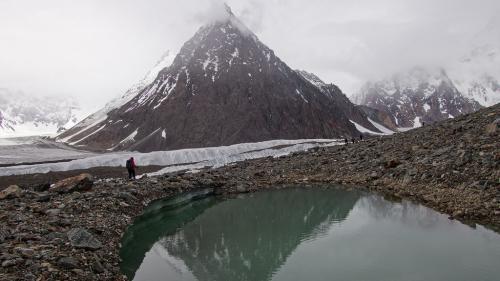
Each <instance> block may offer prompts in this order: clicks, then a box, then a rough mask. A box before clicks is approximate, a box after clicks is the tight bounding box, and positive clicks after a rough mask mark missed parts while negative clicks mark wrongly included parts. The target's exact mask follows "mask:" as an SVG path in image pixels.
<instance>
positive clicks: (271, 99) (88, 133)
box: [61, 8, 378, 151]
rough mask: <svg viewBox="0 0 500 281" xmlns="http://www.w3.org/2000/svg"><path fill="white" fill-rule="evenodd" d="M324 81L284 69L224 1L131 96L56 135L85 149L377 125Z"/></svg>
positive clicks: (313, 133) (209, 142)
mask: <svg viewBox="0 0 500 281" xmlns="http://www.w3.org/2000/svg"><path fill="white" fill-rule="evenodd" d="M325 87H327V89H326V90H325V91H324V92H323V91H322V90H321V89H319V88H318V87H317V86H316V85H313V84H311V82H309V81H308V79H306V78H304V77H302V76H301V75H300V74H299V73H297V72H296V71H294V70H292V69H291V68H290V67H289V66H288V65H286V63H284V62H283V61H281V60H280V59H279V58H278V57H277V56H276V55H275V54H274V52H273V51H272V50H271V49H270V48H269V47H267V46H266V45H265V44H263V43H262V42H261V41H260V40H259V39H258V38H257V36H256V35H255V34H254V33H252V32H251V31H250V30H249V29H248V28H247V27H246V26H245V25H244V24H243V23H242V22H241V21H240V20H239V19H238V18H237V17H236V16H234V14H233V13H232V12H231V11H230V9H227V8H226V9H225V11H224V12H223V15H222V16H218V17H216V18H215V19H214V20H212V21H210V23H208V24H206V25H204V26H202V27H201V28H200V29H199V30H198V31H197V32H196V34H195V35H194V36H193V37H192V38H191V39H189V40H188V41H187V42H186V43H185V44H184V45H183V46H182V48H181V49H180V51H179V53H178V54H177V56H176V57H175V59H174V60H173V63H172V64H171V65H170V66H169V67H166V68H164V69H163V70H161V71H160V72H159V74H158V76H157V77H156V78H155V79H154V81H152V82H151V83H150V84H149V85H147V86H146V87H144V88H143V89H142V90H140V91H139V92H138V93H137V95H136V96H135V97H133V98H132V99H131V100H129V101H128V102H126V103H125V104H123V105H122V106H120V107H119V108H117V109H115V110H112V111H109V112H108V113H107V114H106V118H105V119H104V120H99V122H96V123H93V124H92V126H90V127H86V128H85V129H84V130H83V131H82V130H81V129H75V130H73V129H72V130H69V131H68V132H66V133H64V134H63V135H61V139H62V140H65V141H67V142H68V143H70V144H73V145H77V146H82V147H86V148H89V149H98V150H124V149H128V150H137V151H155V150H168V149H177V148H193V147H206V146H220V145H228V144H235V143H244V142H253V141H264V140H270V139H301V138H331V137H341V136H342V137H354V136H355V137H359V134H360V131H358V130H357V129H356V126H355V125H354V123H353V122H351V121H350V120H352V121H354V122H355V123H356V124H361V123H362V124H361V125H362V126H363V127H365V128H370V130H371V131H375V132H377V131H378V129H377V128H376V127H375V126H374V125H373V124H372V123H370V122H369V121H368V120H367V118H366V115H364V113H363V112H361V111H360V110H359V109H358V108H357V107H355V106H354V105H353V104H352V103H350V101H349V100H348V99H347V97H345V95H344V94H342V92H341V91H340V90H339V89H338V88H336V87H335V86H334V85H326V84H325ZM351 116H353V118H354V119H353V118H351ZM363 116H364V117H363ZM363 118H364V119H363Z"/></svg>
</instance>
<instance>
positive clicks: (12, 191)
mask: <svg viewBox="0 0 500 281" xmlns="http://www.w3.org/2000/svg"><path fill="white" fill-rule="evenodd" d="M21 194H22V190H21V188H20V187H19V186H17V185H11V186H9V187H7V188H6V189H4V190H2V191H0V200H1V199H11V198H19V197H21Z"/></svg>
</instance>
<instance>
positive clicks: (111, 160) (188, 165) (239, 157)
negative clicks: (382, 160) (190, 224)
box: [0, 139, 341, 176]
mask: <svg viewBox="0 0 500 281" xmlns="http://www.w3.org/2000/svg"><path fill="white" fill-rule="evenodd" d="M340 143H341V142H340V141H339V140H333V139H304V140H272V141H264V142H257V143H242V144H235V145H230V146H221V147H209V148H195V149H181V150H173V151H156V152H150V153H138V152H116V153H109V154H103V155H98V156H93V157H88V158H85V159H78V160H73V161H70V162H64V163H47V164H39V165H29V166H16V167H5V168H2V169H1V170H0V176H7V175H22V174H33V173H48V172H50V171H69V170H77V169H89V168H93V167H120V166H123V164H124V162H125V159H128V157H130V156H133V157H134V159H135V160H136V162H137V164H138V165H139V166H149V165H159V166H173V165H176V166H175V167H167V168H165V169H163V170H162V171H160V172H159V173H156V174H161V173H168V172H172V171H179V170H184V169H199V168H202V167H206V166H208V167H219V166H223V165H227V164H230V163H234V162H237V161H243V160H246V159H255V158H260V157H268V156H273V157H279V156H283V155H287V154H290V153H292V152H297V151H304V150H308V149H311V148H313V147H322V146H332V145H338V144H340ZM34 161H35V160H34ZM180 164H184V165H180ZM179 165H180V166H179Z"/></svg>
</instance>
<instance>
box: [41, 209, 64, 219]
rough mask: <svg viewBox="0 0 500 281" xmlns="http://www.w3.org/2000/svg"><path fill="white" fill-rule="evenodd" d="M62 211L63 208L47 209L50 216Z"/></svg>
mask: <svg viewBox="0 0 500 281" xmlns="http://www.w3.org/2000/svg"><path fill="white" fill-rule="evenodd" d="M60 213H61V209H49V210H47V211H45V214H46V215H47V216H49V217H55V216H58V215H59V214H60Z"/></svg>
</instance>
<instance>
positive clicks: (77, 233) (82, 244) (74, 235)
mask: <svg viewBox="0 0 500 281" xmlns="http://www.w3.org/2000/svg"><path fill="white" fill-rule="evenodd" d="M67 235H68V239H69V241H70V243H71V246H73V247H75V248H81V249H86V250H98V249H100V248H101V247H102V244H101V242H100V241H99V240H97V239H96V238H95V237H94V236H93V235H92V234H90V232H88V231H87V230H86V229H84V228H74V229H72V230H70V231H68V233H67Z"/></svg>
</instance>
